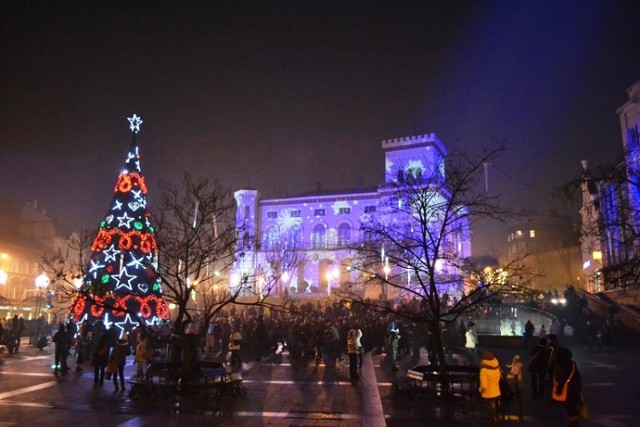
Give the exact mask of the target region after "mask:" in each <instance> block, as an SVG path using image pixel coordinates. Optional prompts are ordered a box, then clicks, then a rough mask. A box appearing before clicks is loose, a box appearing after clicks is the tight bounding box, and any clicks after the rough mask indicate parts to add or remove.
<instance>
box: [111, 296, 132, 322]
mask: <svg viewBox="0 0 640 427" xmlns="http://www.w3.org/2000/svg"><path fill="white" fill-rule="evenodd" d="M130 298H131V295H125V296H123V297H116V300H115V302H114V303H113V308H112V309H111V313H112V314H113V315H114V316H115V317H124V315H125V314H127V302H128V301H129V299H130Z"/></svg>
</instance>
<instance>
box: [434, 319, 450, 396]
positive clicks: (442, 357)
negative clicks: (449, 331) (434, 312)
mask: <svg viewBox="0 0 640 427" xmlns="http://www.w3.org/2000/svg"><path fill="white" fill-rule="evenodd" d="M431 326H432V327H431V339H432V340H433V345H434V347H435V350H436V354H437V355H438V372H439V373H440V375H441V378H442V382H441V386H442V389H441V392H442V397H448V396H449V392H450V389H449V370H448V369H447V356H446V354H445V352H444V345H443V343H442V328H441V327H440V322H439V321H434V322H433V324H432V325H431Z"/></svg>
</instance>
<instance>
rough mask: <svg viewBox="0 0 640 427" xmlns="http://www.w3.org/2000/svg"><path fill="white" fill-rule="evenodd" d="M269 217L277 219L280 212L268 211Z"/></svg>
mask: <svg viewBox="0 0 640 427" xmlns="http://www.w3.org/2000/svg"><path fill="white" fill-rule="evenodd" d="M267 218H269V219H277V218H278V212H275V211H274V212H267Z"/></svg>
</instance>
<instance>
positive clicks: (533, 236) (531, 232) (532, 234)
mask: <svg viewBox="0 0 640 427" xmlns="http://www.w3.org/2000/svg"><path fill="white" fill-rule="evenodd" d="M529 237H531V238H532V239H533V238H535V237H536V230H529Z"/></svg>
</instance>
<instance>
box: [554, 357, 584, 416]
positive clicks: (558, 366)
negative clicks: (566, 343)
mask: <svg viewBox="0 0 640 427" xmlns="http://www.w3.org/2000/svg"><path fill="white" fill-rule="evenodd" d="M572 357H573V354H572V353H571V351H569V349H567V348H564V347H560V348H558V349H557V350H556V354H555V369H554V373H553V388H554V389H553V392H555V394H556V395H560V394H562V388H563V387H564V386H565V385H566V386H567V394H566V400H565V401H564V407H565V409H566V411H567V417H568V419H569V426H570V427H578V426H579V425H580V409H581V407H582V405H583V397H582V378H581V377H580V370H578V366H577V365H576V362H574V361H573V360H572ZM553 395H554V393H552V398H553Z"/></svg>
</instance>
